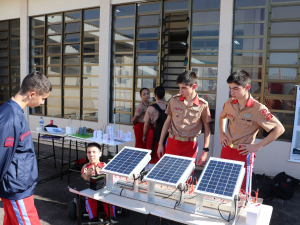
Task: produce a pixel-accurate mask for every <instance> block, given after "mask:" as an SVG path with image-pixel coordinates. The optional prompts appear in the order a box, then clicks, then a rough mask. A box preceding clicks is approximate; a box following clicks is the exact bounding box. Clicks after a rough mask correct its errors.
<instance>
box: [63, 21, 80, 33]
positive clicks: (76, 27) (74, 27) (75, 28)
mask: <svg viewBox="0 0 300 225" xmlns="http://www.w3.org/2000/svg"><path fill="white" fill-rule="evenodd" d="M68 32H80V23H67V24H66V26H65V33H68Z"/></svg>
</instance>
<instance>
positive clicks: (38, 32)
mask: <svg viewBox="0 0 300 225" xmlns="http://www.w3.org/2000/svg"><path fill="white" fill-rule="evenodd" d="M42 35H44V27H37V28H32V29H31V36H42ZM0 38H1V33H0Z"/></svg>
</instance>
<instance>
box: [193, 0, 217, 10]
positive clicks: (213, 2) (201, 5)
mask: <svg viewBox="0 0 300 225" xmlns="http://www.w3.org/2000/svg"><path fill="white" fill-rule="evenodd" d="M219 8H220V0H210V1H207V0H193V10H200V9H201V10H203V9H219Z"/></svg>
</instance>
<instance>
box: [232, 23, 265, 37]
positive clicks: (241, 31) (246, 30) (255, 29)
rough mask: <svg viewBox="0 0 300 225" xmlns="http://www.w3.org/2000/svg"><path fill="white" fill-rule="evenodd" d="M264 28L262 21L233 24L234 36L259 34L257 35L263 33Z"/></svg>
mask: <svg viewBox="0 0 300 225" xmlns="http://www.w3.org/2000/svg"><path fill="white" fill-rule="evenodd" d="M264 30H265V24H264V23H248V24H247V23H246V24H235V26H234V35H235V36H259V35H264Z"/></svg>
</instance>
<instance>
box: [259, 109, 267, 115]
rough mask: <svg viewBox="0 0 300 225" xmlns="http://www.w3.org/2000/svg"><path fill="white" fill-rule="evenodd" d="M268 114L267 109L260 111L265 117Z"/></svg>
mask: <svg viewBox="0 0 300 225" xmlns="http://www.w3.org/2000/svg"><path fill="white" fill-rule="evenodd" d="M267 112H268V110H266V109H262V110H260V114H261V115H263V116H265V115H267Z"/></svg>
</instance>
